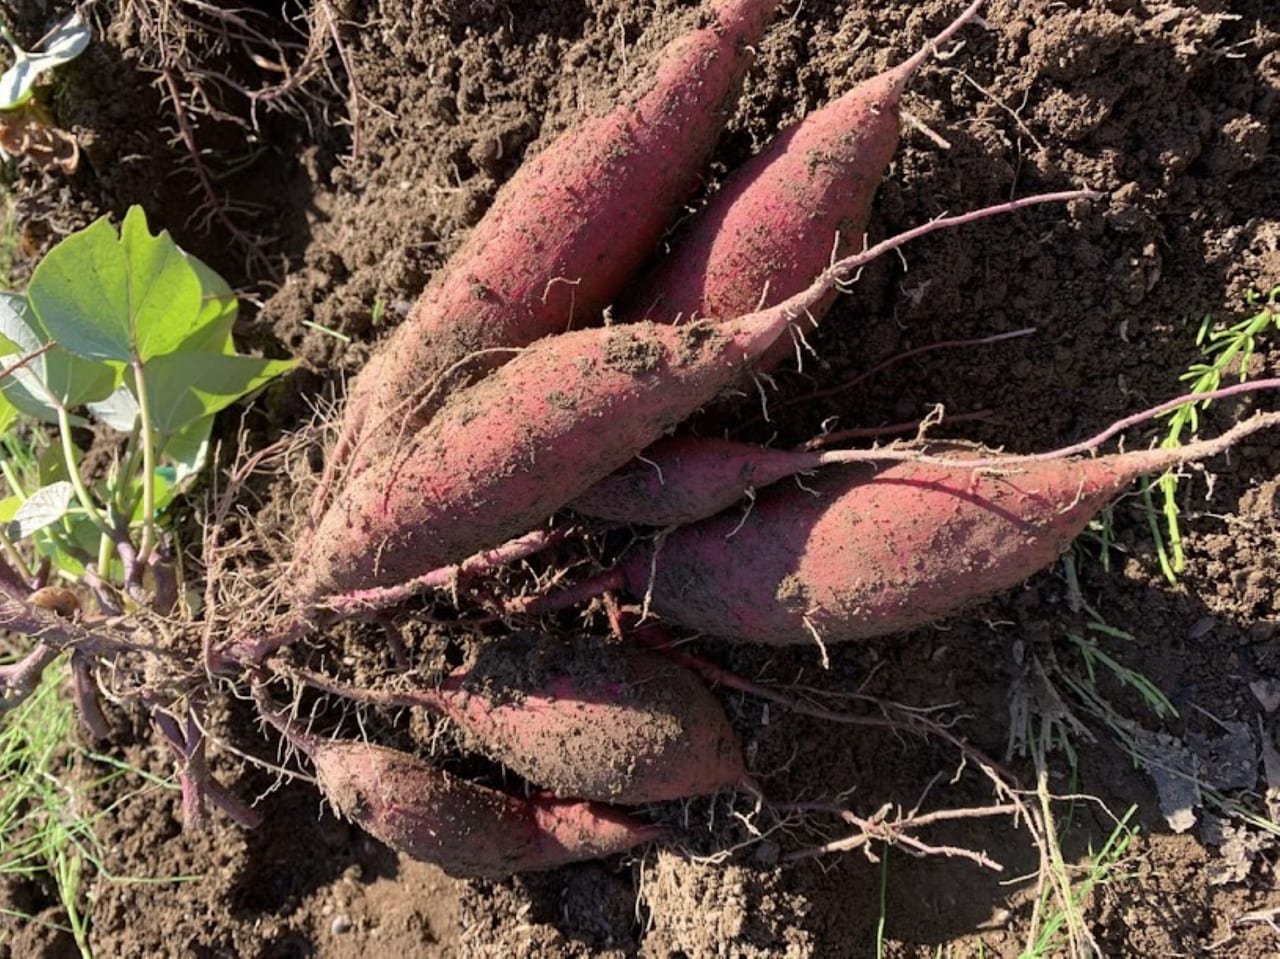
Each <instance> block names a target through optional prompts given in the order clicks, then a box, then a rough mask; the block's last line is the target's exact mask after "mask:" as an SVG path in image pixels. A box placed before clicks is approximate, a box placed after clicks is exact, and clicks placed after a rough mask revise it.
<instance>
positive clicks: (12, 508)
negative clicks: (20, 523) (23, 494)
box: [0, 496, 22, 523]
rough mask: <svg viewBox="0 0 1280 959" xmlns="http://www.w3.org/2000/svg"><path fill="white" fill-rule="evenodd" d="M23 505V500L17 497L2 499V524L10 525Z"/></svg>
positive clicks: (0, 506) (0, 515) (0, 519)
mask: <svg viewBox="0 0 1280 959" xmlns="http://www.w3.org/2000/svg"><path fill="white" fill-rule="evenodd" d="M21 505H22V500H21V499H19V498H18V497H17V496H6V497H5V498H4V499H0V523H8V522H9V521H10V520H12V519H13V517H14V514H15V513H17V512H18V507H20V506H21Z"/></svg>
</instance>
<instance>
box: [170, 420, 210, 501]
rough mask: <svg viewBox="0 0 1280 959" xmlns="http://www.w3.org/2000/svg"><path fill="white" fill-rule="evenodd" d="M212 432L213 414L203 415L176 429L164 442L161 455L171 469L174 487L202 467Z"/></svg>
mask: <svg viewBox="0 0 1280 959" xmlns="http://www.w3.org/2000/svg"><path fill="white" fill-rule="evenodd" d="M212 432H213V416H211V415H210V416H205V417H203V418H201V419H198V420H196V421H195V422H194V423H191V424H190V425H188V426H187V427H185V428H183V429H181V430H178V432H176V433H174V434H173V435H172V436H170V437H169V440H168V442H167V443H165V444H164V449H163V451H162V455H163V457H164V459H165V460H166V461H167V462H168V463H169V464H170V465H169V466H168V467H167V468H168V469H171V470H172V471H173V476H172V478H171V481H172V483H173V485H174V486H175V487H180V486H182V485H183V484H184V483H185V482H186V481H187V480H188V479H190V478H191V477H192V476H194V475H195V474H196V473H199V472H200V471H201V470H202V469H204V464H205V462H206V461H207V460H208V458H209V435H210V434H211V433H212Z"/></svg>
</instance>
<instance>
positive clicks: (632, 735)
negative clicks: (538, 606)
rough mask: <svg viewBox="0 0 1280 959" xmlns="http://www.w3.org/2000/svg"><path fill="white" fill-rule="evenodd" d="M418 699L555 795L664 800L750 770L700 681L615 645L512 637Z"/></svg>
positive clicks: (734, 779) (728, 782)
mask: <svg viewBox="0 0 1280 959" xmlns="http://www.w3.org/2000/svg"><path fill="white" fill-rule="evenodd" d="M419 701H420V702H429V703H431V704H432V705H433V707H434V708H436V709H438V710H439V711H441V712H443V713H444V714H445V715H448V716H450V717H451V718H453V719H454V720H455V722H456V723H457V724H458V726H459V727H460V728H461V729H463V730H464V731H465V732H466V733H467V735H468V737H469V738H471V739H473V740H475V741H476V743H477V744H478V745H479V746H480V747H482V748H483V750H484V752H485V754H486V755H488V756H490V757H492V758H493V759H497V760H499V761H500V762H502V763H503V764H504V765H506V766H507V767H508V768H509V769H511V770H512V771H513V772H515V773H517V774H519V775H520V776H521V777H523V778H524V779H527V780H528V781H529V782H531V783H533V784H535V785H537V786H541V787H544V788H547V789H550V790H551V791H552V792H553V793H556V794H557V795H561V796H576V797H579V798H582V799H598V800H602V801H605V802H613V803H623V804H640V803H650V802H661V801H663V800H668V799H681V798H684V797H687V796H700V795H704V794H708V793H714V792H716V791H718V790H720V789H726V788H728V789H732V788H734V787H735V786H737V785H739V784H740V783H742V782H744V781H745V780H746V777H747V773H746V769H745V768H744V766H743V764H742V748H741V746H740V745H739V743H738V739H737V736H736V735H735V734H734V732H733V729H732V727H730V725H729V722H728V720H727V719H726V717H725V715H724V710H723V709H722V708H721V706H720V704H719V702H717V701H716V699H715V697H713V696H712V695H711V694H710V693H709V692H708V691H707V689H706V687H705V686H703V685H702V682H701V680H699V679H698V677H697V676H696V675H695V674H694V673H692V672H689V671H688V670H686V669H683V668H681V667H679V666H677V665H675V664H674V663H671V662H669V661H668V660H665V659H663V658H662V657H661V656H657V655H654V654H652V653H646V652H643V651H640V650H635V649H631V648H629V647H624V646H620V645H617V644H609V645H605V644H602V643H591V644H589V645H588V644H576V643H575V644H569V643H560V642H554V641H552V640H549V639H546V638H545V637H535V636H529V635H525V636H518V637H513V638H511V639H509V640H506V641H503V642H498V643H493V644H491V645H489V646H487V647H486V648H485V650H484V651H483V652H482V653H481V655H480V656H479V658H478V659H477V660H476V662H475V663H474V664H472V665H471V667H470V668H469V669H466V670H460V671H458V672H455V673H454V674H453V675H451V676H450V677H449V678H448V679H447V680H446V681H445V682H444V683H443V684H442V686H441V687H440V688H439V689H436V690H424V691H423V695H422V697H420V698H419Z"/></svg>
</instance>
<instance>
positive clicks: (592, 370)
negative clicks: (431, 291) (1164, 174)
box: [286, 191, 1094, 616]
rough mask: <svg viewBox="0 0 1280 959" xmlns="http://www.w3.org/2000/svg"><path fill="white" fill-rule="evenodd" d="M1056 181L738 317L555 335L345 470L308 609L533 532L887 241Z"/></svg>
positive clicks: (320, 544) (832, 271)
mask: <svg viewBox="0 0 1280 959" xmlns="http://www.w3.org/2000/svg"><path fill="white" fill-rule="evenodd" d="M1093 195H1094V194H1091V193H1088V192H1087V191H1068V192H1064V193H1048V194H1042V195H1040V196H1035V197H1027V198H1024V199H1021V200H1013V201H1010V202H1008V203H1004V204H1000V205H998V206H992V207H986V208H984V209H981V210H975V211H973V212H971V213H964V214H960V215H957V216H953V217H941V218H939V219H936V220H931V221H930V222H929V223H927V224H924V225H922V226H919V227H916V228H914V229H912V230H908V231H907V232H905V233H902V234H899V235H898V236H895V237H891V238H890V239H888V240H883V241H881V242H880V243H878V244H876V245H875V246H874V247H872V248H871V249H869V250H865V251H863V252H861V253H858V254H854V255H852V256H850V257H847V258H845V259H843V260H840V261H838V262H836V263H833V264H832V265H831V266H829V267H827V268H826V269H825V270H823V271H822V272H821V273H820V274H819V276H818V277H817V279H816V280H815V281H814V282H813V283H812V284H811V285H810V286H808V287H807V288H806V289H804V290H802V291H801V292H799V293H797V294H795V295H794V296H791V297H789V298H788V299H786V300H783V301H782V302H781V303H778V304H776V305H774V306H770V307H766V308H765V309H762V310H759V311H757V312H755V313H750V314H747V315H746V316H743V317H740V318H738V319H736V320H731V321H722V322H719V323H712V322H703V323H695V324H690V325H686V326H679V327H671V326H667V325H662V324H652V323H631V324H626V325H624V326H617V327H611V328H606V329H592V330H577V331H574V332H571V333H562V334H560V335H559V336H554V337H545V338H543V339H541V340H538V341H537V342H535V343H534V344H532V345H531V346H529V347H526V348H525V349H524V350H523V351H521V352H520V354H519V356H518V357H517V358H516V359H514V360H512V361H511V362H509V363H507V364H506V365H504V366H501V367H499V368H498V370H496V371H495V372H494V373H492V374H490V375H489V376H488V377H486V378H485V379H483V380H481V381H479V382H478V383H475V384H473V385H471V386H470V387H468V388H466V389H464V390H460V391H457V392H456V393H454V394H452V395H451V396H450V397H449V402H448V404H447V405H446V406H445V407H444V408H443V409H442V410H441V411H440V412H439V413H438V414H437V415H436V416H435V417H434V418H433V419H432V421H431V422H430V423H429V424H428V425H427V426H426V427H424V428H423V429H422V430H420V431H419V432H418V433H417V434H415V435H414V436H413V437H412V438H411V439H410V440H409V441H408V442H406V443H405V444H404V446H403V448H402V449H400V450H398V451H397V452H396V454H395V455H394V456H392V455H388V456H385V457H383V458H382V459H381V460H380V461H379V462H378V463H377V465H376V466H374V467H371V468H370V469H368V470H366V471H365V472H364V473H362V474H361V475H360V476H359V477H357V478H356V479H355V480H353V481H350V482H348V483H347V484H346V485H345V486H344V487H343V489H342V491H341V493H340V494H339V496H337V497H336V498H335V499H334V501H333V503H332V504H331V505H330V506H329V508H328V509H327V510H326V512H325V513H324V515H323V516H322V517H321V518H320V520H319V522H318V523H316V525H315V532H314V535H313V536H312V537H310V539H309V540H308V541H307V542H308V548H307V549H306V550H305V551H304V552H303V553H302V554H300V555H298V556H297V558H296V562H295V565H294V567H293V568H291V570H290V571H288V573H287V574H286V575H287V578H288V580H289V592H290V593H291V594H292V595H293V596H294V597H295V600H296V602H297V603H298V605H299V607H300V608H301V609H302V610H303V611H304V615H307V616H310V615H312V613H315V612H318V607H320V606H323V605H324V601H325V599H326V597H333V598H334V599H335V600H337V599H339V596H338V595H337V594H345V595H349V594H351V593H353V592H357V591H361V590H368V589H371V588H375V587H387V586H395V585H396V584H403V583H405V582H407V581H409V580H413V579H416V578H418V577H419V576H422V575H423V574H425V573H427V572H428V571H431V570H436V569H438V568H440V567H445V566H449V565H451V564H453V563H457V562H460V561H461V560H463V559H465V558H467V557H469V556H471V555H473V554H475V553H478V552H480V551H482V550H487V549H492V548H493V547H496V546H498V545H499V544H501V543H504V542H506V541H507V540H510V539H511V538H512V537H514V536H518V535H522V534H524V533H526V532H528V531H529V530H530V529H531V528H533V527H534V526H536V525H538V524H540V523H542V522H543V521H544V520H545V519H546V518H547V517H548V516H550V515H551V513H553V512H555V511H556V510H558V509H559V508H560V507H561V506H564V505H565V504H566V503H568V502H570V501H571V500H572V499H574V498H575V497H576V496H578V495H579V494H581V493H582V492H584V491H585V490H586V489H588V488H589V487H590V486H591V485H592V484H594V483H595V482H597V481H598V480H601V479H603V478H604V477H605V476H607V475H609V473H611V472H613V471H614V470H615V469H617V468H618V467H620V466H622V465H623V464H624V463H626V462H627V461H628V460H630V459H631V458H632V457H633V456H635V455H636V454H637V453H639V452H640V451H641V450H643V449H644V448H645V447H647V446H648V445H649V444H650V443H652V442H654V441H655V440H657V439H658V438H659V437H660V436H662V435H663V434H664V433H665V432H666V431H667V430H669V429H670V428H671V427H673V426H674V425H675V424H676V423H678V422H680V421H681V420H683V419H684V418H685V417H687V416H689V415H690V414H691V413H693V412H694V411H695V410H697V409H698V408H699V407H701V406H702V405H704V404H705V403H707V402H709V401H710V400H712V399H713V398H715V396H716V395H717V394H718V393H719V392H720V391H721V390H722V389H724V388H725V387H726V386H728V385H729V384H731V383H734V382H736V381H737V380H738V379H739V378H740V377H741V376H742V371H743V369H744V368H745V367H747V366H749V365H750V364H751V363H753V362H755V361H756V360H757V359H758V358H759V357H760V356H761V355H762V354H763V353H764V352H765V351H766V350H767V349H768V348H769V347H770V346H771V345H772V344H773V343H774V342H775V341H776V340H777V339H778V338H779V337H780V336H781V335H782V333H783V332H784V331H785V330H788V329H790V328H791V327H792V324H800V323H807V322H809V320H808V318H807V314H808V310H809V309H810V307H812V306H813V305H814V304H815V303H817V302H819V301H820V300H821V299H822V298H823V297H825V296H826V295H827V293H828V292H830V291H831V290H832V289H833V288H834V287H835V286H836V285H837V284H838V283H840V282H841V281H842V280H847V279H848V278H849V277H850V276H851V275H853V273H854V271H855V270H857V269H858V268H860V267H861V266H863V265H865V264H866V263H868V262H870V261H871V260H873V259H875V258H876V257H877V256H880V255H883V254H884V253H886V252H888V251H890V250H894V249H897V248H898V247H900V246H902V245H903V244H904V243H907V242H909V241H911V240H914V239H917V238H919V237H922V236H926V235H928V234H930V233H934V232H936V231H938V230H941V229H945V228H949V227H954V226H960V225H963V224H967V223H973V222H975V221H976V220H979V219H983V218H985V217H989V216H996V215H998V214H1002V213H1010V212H1013V211H1015V210H1020V209H1023V208H1025V207H1027V206H1031V205H1035V204H1040V203H1050V202H1059V201H1062V200H1071V199H1078V198H1081V197H1088V196H1093Z"/></svg>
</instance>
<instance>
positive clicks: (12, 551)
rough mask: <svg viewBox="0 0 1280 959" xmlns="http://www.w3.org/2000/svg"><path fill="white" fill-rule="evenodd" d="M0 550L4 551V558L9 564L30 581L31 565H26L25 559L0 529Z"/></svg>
mask: <svg viewBox="0 0 1280 959" xmlns="http://www.w3.org/2000/svg"><path fill="white" fill-rule="evenodd" d="M0 550H3V551H4V558H5V559H7V560H8V561H9V565H10V566H12V567H13V568H14V569H15V570H17V572H18V575H19V576H21V577H22V578H23V579H24V580H26V581H27V582H28V583H29V582H31V567H30V566H28V565H27V561H26V560H25V559H23V558H22V554H21V553H19V552H18V550H17V548H16V547H15V546H14V545H13V543H12V541H10V539H9V537H8V536H6V535H5V533H4V530H0Z"/></svg>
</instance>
